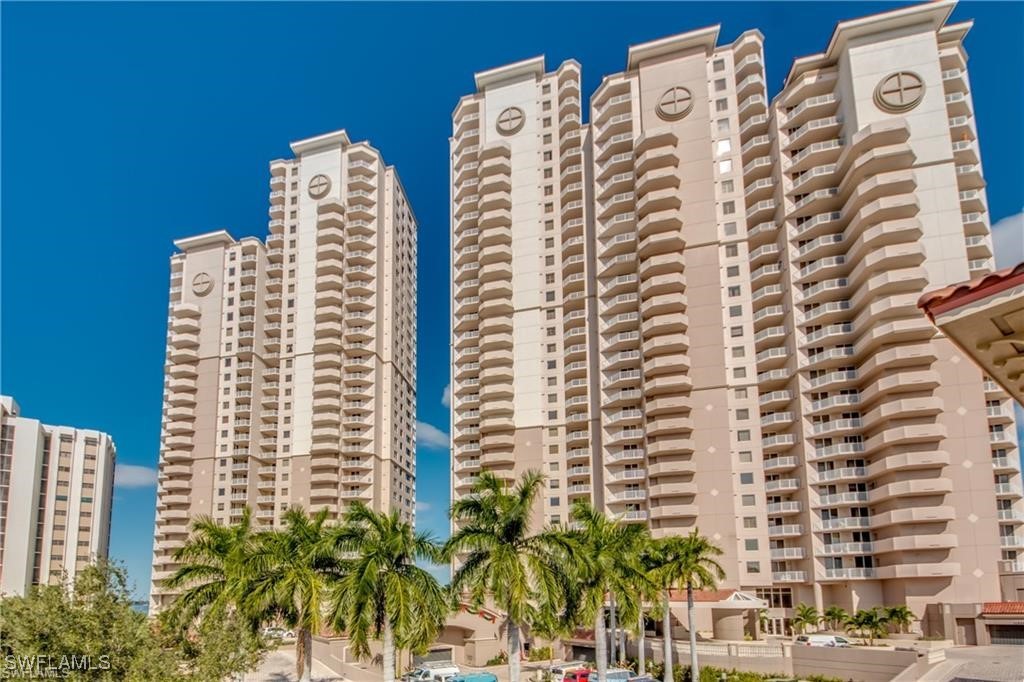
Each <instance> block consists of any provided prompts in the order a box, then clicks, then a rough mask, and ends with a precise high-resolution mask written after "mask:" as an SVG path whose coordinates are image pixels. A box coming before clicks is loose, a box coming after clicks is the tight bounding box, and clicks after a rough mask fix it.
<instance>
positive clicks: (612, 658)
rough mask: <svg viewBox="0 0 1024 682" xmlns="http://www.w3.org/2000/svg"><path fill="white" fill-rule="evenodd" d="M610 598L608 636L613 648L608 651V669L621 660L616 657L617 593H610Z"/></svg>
mask: <svg viewBox="0 0 1024 682" xmlns="http://www.w3.org/2000/svg"><path fill="white" fill-rule="evenodd" d="M608 598H609V599H610V602H609V606H610V610H611V615H610V616H609V619H610V623H609V624H610V625H611V632H609V633H608V635H609V637H608V639H609V641H610V643H611V646H610V648H609V650H608V651H609V656H608V667H610V668H611V667H614V666H615V661H617V660H619V659H618V658H616V657H615V647H616V644H618V636H617V632H616V630H617V628H616V626H617V625H618V618H617V616H616V613H615V593H614V592H612V593H610V594H609V595H608ZM602 679H604V678H602Z"/></svg>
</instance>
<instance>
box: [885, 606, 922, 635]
mask: <svg viewBox="0 0 1024 682" xmlns="http://www.w3.org/2000/svg"><path fill="white" fill-rule="evenodd" d="M883 613H884V616H885V620H886V623H888V624H889V625H891V626H893V627H894V628H896V632H899V633H903V632H906V631H907V629H908V628H909V627H910V625H911V624H912V623H913V622H914V620H916V619H915V617H914V612H913V611H911V610H910V609H909V608H907V606H906V605H905V604H903V605H900V606H886V607H885V609H884V612H883Z"/></svg>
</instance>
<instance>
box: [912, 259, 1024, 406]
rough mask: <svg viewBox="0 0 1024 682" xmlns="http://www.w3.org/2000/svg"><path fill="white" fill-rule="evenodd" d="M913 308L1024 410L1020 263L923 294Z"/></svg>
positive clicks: (1023, 310) (1023, 265) (1022, 272)
mask: <svg viewBox="0 0 1024 682" xmlns="http://www.w3.org/2000/svg"><path fill="white" fill-rule="evenodd" d="M917 305H918V307H920V308H921V309H922V310H923V311H924V312H925V314H926V315H928V317H929V319H931V321H932V323H933V324H935V326H936V327H938V328H939V329H941V330H942V332H943V333H944V334H945V335H946V336H947V337H948V338H949V339H950V340H951V341H952V342H953V343H954V344H956V345H957V346H958V347H959V348H960V350H962V351H963V352H964V354H965V355H967V357H969V358H971V360H973V361H974V362H975V364H977V365H978V366H979V367H980V368H981V369H982V371H984V372H985V374H987V375H988V376H990V377H991V378H992V380H993V381H995V382H996V383H997V384H999V385H1000V386H1002V387H1003V389H1004V390H1006V392H1007V393H1009V394H1010V395H1011V396H1013V398H1014V399H1015V400H1016V401H1017V402H1018V403H1020V404H1021V405H1024V263H1021V264H1019V265H1017V266H1016V267H1012V268H1006V269H1004V270H1000V271H998V272H994V273H992V274H989V275H986V276H984V277H980V278H978V279H974V280H971V281H969V282H964V283H962V284H955V285H952V286H948V287H945V288H943V289H939V290H938V291H933V292H930V293H927V294H925V295H924V296H922V297H921V299H920V300H919V301H918V303H917Z"/></svg>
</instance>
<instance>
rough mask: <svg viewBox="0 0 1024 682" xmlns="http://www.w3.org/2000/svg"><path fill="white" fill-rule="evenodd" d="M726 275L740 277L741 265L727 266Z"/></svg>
mask: <svg viewBox="0 0 1024 682" xmlns="http://www.w3.org/2000/svg"><path fill="white" fill-rule="evenodd" d="M725 275H726V277H739V276H740V266H738V265H730V266H729V267H727V268H726V269H725Z"/></svg>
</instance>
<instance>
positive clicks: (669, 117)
mask: <svg viewBox="0 0 1024 682" xmlns="http://www.w3.org/2000/svg"><path fill="white" fill-rule="evenodd" d="M691 109H693V93H691V92H690V90H689V89H688V88H684V87H682V86H681V85H677V86H676V87H674V88H669V89H668V90H666V91H665V94H663V95H662V96H661V98H660V99H659V100H658V106H657V107H655V111H656V112H657V114H658V117H659V118H661V119H664V120H666V121H678V120H679V119H681V118H683V117H684V116H686V115H687V114H688V113H690V110H691Z"/></svg>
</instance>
